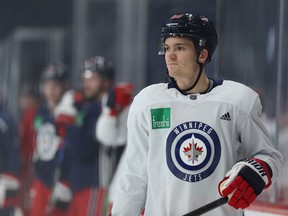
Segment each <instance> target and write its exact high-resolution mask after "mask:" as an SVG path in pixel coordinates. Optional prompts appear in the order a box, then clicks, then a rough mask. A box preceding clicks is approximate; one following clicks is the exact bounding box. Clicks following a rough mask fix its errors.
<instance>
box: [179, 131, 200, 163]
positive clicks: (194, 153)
mask: <svg viewBox="0 0 288 216" xmlns="http://www.w3.org/2000/svg"><path fill="white" fill-rule="evenodd" d="M194 140H195V136H194V134H193V135H192V138H191V142H190V143H189V146H188V147H183V148H184V151H183V152H184V154H185V155H186V156H187V157H188V158H189V159H188V161H191V162H192V164H194V162H195V161H198V157H199V156H200V155H201V154H202V152H203V150H202V149H203V147H198V146H197V143H194V142H195V141H194Z"/></svg>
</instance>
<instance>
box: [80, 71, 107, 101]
mask: <svg viewBox="0 0 288 216" xmlns="http://www.w3.org/2000/svg"><path fill="white" fill-rule="evenodd" d="M82 80H83V81H82V83H83V94H84V97H85V98H87V99H95V98H97V97H98V95H99V94H100V93H101V91H102V78H101V77H100V76H99V74H97V73H91V74H90V75H89V76H84V77H83V79H82Z"/></svg>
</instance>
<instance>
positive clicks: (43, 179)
mask: <svg viewBox="0 0 288 216" xmlns="http://www.w3.org/2000/svg"><path fill="white" fill-rule="evenodd" d="M67 90H68V70H67V67H66V66H65V65H64V64H62V63H56V64H49V65H48V66H47V67H46V68H45V69H44V72H43V74H42V76H41V91H42V93H43V96H44V99H45V103H44V104H43V106H42V107H40V109H39V110H38V112H37V114H36V116H35V120H34V125H35V130H36V136H37V137H36V147H35V157H34V169H35V181H34V183H33V188H32V192H31V193H32V207H31V216H46V215H48V216H49V215H51V216H52V215H55V216H56V215H57V216H62V215H65V213H66V209H67V206H68V204H69V202H70V200H71V199H72V192H71V190H70V188H69V187H68V165H67V158H68V157H67V156H68V155H67V154H64V153H65V151H66V145H64V141H63V140H64V133H63V127H62V126H63V125H62V123H61V121H62V120H63V119H60V120H61V121H59V119H58V117H59V116H60V113H59V111H58V110H59V106H60V107H62V106H63V102H61V101H62V100H63V99H64V98H63V95H64V93H65V92H67ZM67 109H69V107H67Z"/></svg>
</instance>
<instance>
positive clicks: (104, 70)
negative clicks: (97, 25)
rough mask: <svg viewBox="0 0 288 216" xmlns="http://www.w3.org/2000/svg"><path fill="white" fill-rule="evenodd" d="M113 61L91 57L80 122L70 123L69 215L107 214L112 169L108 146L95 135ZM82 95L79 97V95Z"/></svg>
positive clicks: (78, 105)
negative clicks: (107, 166) (70, 193)
mask: <svg viewBox="0 0 288 216" xmlns="http://www.w3.org/2000/svg"><path fill="white" fill-rule="evenodd" d="M113 77H114V68H113V65H112V63H111V62H110V61H109V60H107V59H105V58H104V57H102V56H95V57H91V58H89V59H87V60H86V61H85V62H84V65H83V72H82V93H81V95H82V97H83V98H82V100H77V101H78V102H76V103H75V106H76V108H77V113H78V114H77V124H75V125H73V126H70V127H68V130H67V142H68V144H69V148H70V150H71V158H72V160H71V163H70V168H71V176H70V180H71V187H72V191H73V200H72V203H71V206H70V209H69V216H82V215H95V216H96V215H97V216H101V215H104V212H105V209H104V201H105V197H106V188H105V187H106V185H107V183H108V182H107V181H108V180H107V175H109V173H108V170H106V169H105V168H104V169H103V166H104V165H105V164H104V163H106V160H107V157H106V149H105V148H104V147H103V146H101V144H100V142H99V141H98V140H96V137H95V126H96V122H97V120H98V118H99V115H100V114H101V111H102V104H101V103H102V97H103V95H105V94H106V93H107V91H108V90H109V89H110V88H111V85H112V82H113ZM78 98H79V97H78Z"/></svg>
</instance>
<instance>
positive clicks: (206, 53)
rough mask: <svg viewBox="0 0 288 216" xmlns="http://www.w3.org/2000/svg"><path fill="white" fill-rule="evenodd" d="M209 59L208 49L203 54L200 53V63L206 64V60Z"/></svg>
mask: <svg viewBox="0 0 288 216" xmlns="http://www.w3.org/2000/svg"><path fill="white" fill-rule="evenodd" d="M207 58H208V50H207V49H203V50H202V51H201V52H200V55H199V57H198V61H199V62H200V63H205V62H206V60H207Z"/></svg>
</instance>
